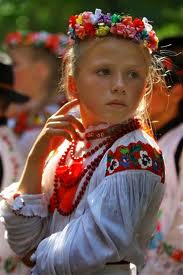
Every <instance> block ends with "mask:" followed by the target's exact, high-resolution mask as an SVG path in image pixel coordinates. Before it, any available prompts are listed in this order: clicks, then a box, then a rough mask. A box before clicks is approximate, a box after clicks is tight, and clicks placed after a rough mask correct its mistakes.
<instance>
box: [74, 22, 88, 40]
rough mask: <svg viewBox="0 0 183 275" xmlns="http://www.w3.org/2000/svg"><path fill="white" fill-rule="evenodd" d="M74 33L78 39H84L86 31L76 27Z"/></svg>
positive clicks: (83, 28)
mask: <svg viewBox="0 0 183 275" xmlns="http://www.w3.org/2000/svg"><path fill="white" fill-rule="evenodd" d="M75 33H76V35H77V36H78V37H79V38H80V39H84V37H85V36H86V31H85V27H84V26H80V25H76V26H75Z"/></svg>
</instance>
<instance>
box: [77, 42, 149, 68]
mask: <svg viewBox="0 0 183 275" xmlns="http://www.w3.org/2000/svg"><path fill="white" fill-rule="evenodd" d="M146 55H147V53H146ZM81 56H82V55H81ZM83 57H84V58H83V60H84V61H85V62H88V61H89V60H90V61H91V62H92V64H95V63H96V64H97V63H100V62H104V63H105V62H113V61H114V62H123V64H125V63H127V64H132V65H133V64H134V65H136V64H139V65H140V64H145V63H146V64H147V60H146V58H145V48H144V49H143V47H141V46H140V44H137V43H135V42H132V41H130V40H127V39H118V38H113V37H110V38H102V39H97V40H93V41H92V40H90V41H87V43H85V46H84V51H83Z"/></svg>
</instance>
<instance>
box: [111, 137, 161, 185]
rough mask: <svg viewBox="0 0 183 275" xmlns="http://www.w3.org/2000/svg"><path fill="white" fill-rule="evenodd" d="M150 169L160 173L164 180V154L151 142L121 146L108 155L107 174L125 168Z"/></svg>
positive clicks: (157, 173)
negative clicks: (150, 143)
mask: <svg viewBox="0 0 183 275" xmlns="http://www.w3.org/2000/svg"><path fill="white" fill-rule="evenodd" d="M134 169H135V170H148V171H151V172H153V173H154V174H156V175H159V176H160V177H161V178H162V182H164V162H163V158H162V154H161V152H160V151H157V150H156V149H155V148H153V147H152V146H151V145H149V144H144V143H142V142H140V141H139V142H137V143H130V144H129V145H128V146H123V145H121V146H119V147H117V148H116V150H115V152H113V151H112V150H110V151H109V153H108V156H107V171H106V176H108V175H111V174H114V173H116V172H119V171H124V170H134Z"/></svg>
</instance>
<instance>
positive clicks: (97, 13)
mask: <svg viewBox="0 0 183 275" xmlns="http://www.w3.org/2000/svg"><path fill="white" fill-rule="evenodd" d="M101 14H102V10H101V9H95V14H91V16H90V20H91V23H92V24H96V22H97V21H98V18H100V16H101Z"/></svg>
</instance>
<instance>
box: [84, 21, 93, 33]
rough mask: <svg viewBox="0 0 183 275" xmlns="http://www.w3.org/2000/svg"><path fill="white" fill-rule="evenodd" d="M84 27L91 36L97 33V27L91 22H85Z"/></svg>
mask: <svg viewBox="0 0 183 275" xmlns="http://www.w3.org/2000/svg"><path fill="white" fill-rule="evenodd" d="M84 28H85V31H86V34H87V35H89V36H94V35H95V28H94V26H93V25H92V24H91V23H86V24H84Z"/></svg>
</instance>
